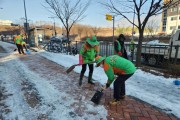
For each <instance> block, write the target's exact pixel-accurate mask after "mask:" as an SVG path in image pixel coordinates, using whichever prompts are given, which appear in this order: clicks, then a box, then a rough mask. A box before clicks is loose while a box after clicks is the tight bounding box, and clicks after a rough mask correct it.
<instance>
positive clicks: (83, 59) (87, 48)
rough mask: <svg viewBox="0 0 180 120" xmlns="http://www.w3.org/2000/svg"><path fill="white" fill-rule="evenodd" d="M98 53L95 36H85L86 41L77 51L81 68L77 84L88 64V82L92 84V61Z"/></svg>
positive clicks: (80, 83)
mask: <svg viewBox="0 0 180 120" xmlns="http://www.w3.org/2000/svg"><path fill="white" fill-rule="evenodd" d="M98 55H99V42H98V41H97V38H96V36H92V38H91V39H90V38H87V40H86V43H85V44H83V45H82V47H81V50H80V53H79V65H82V70H81V74H80V79H79V85H80V86H81V85H82V79H83V77H84V73H85V72H86V66H87V65H88V66H89V76H88V83H90V84H94V83H93V82H92V75H93V69H94V66H93V63H92V62H94V60H95V57H96V56H98Z"/></svg>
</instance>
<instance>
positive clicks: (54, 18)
mask: <svg viewBox="0 0 180 120" xmlns="http://www.w3.org/2000/svg"><path fill="white" fill-rule="evenodd" d="M48 18H51V19H53V20H54V35H55V36H56V35H57V33H56V25H55V17H48Z"/></svg>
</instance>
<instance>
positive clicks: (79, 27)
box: [77, 25, 84, 41]
mask: <svg viewBox="0 0 180 120" xmlns="http://www.w3.org/2000/svg"><path fill="white" fill-rule="evenodd" d="M83 30H84V28H83V26H82V25H78V26H77V33H78V36H79V39H80V41H81V37H82V32H83Z"/></svg>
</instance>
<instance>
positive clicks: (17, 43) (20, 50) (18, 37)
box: [14, 34, 25, 55]
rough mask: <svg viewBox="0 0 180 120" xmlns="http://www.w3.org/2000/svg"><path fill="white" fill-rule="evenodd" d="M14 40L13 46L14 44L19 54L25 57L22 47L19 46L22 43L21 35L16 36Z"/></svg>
mask: <svg viewBox="0 0 180 120" xmlns="http://www.w3.org/2000/svg"><path fill="white" fill-rule="evenodd" d="M14 39H15V40H14V41H15V44H16V46H17V48H18V52H19V54H21V53H23V54H24V55H25V53H24V50H23V47H22V45H21V44H22V41H23V35H22V34H21V35H17V36H16V37H15V38H14Z"/></svg>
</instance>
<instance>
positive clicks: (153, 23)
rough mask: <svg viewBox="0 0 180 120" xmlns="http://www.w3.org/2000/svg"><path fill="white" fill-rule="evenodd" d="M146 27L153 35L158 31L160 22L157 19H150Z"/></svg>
mask: <svg viewBox="0 0 180 120" xmlns="http://www.w3.org/2000/svg"><path fill="white" fill-rule="evenodd" d="M146 28H147V30H148V32H149V33H150V34H151V36H153V35H154V34H155V33H156V32H157V29H158V28H159V23H158V21H157V20H150V21H149V22H148V23H147V25H146Z"/></svg>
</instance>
